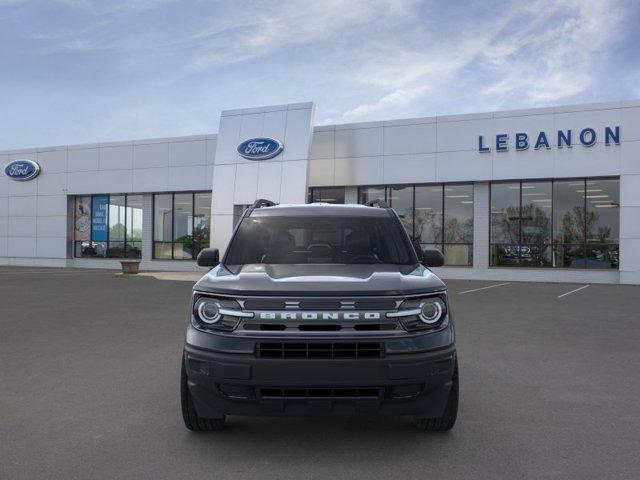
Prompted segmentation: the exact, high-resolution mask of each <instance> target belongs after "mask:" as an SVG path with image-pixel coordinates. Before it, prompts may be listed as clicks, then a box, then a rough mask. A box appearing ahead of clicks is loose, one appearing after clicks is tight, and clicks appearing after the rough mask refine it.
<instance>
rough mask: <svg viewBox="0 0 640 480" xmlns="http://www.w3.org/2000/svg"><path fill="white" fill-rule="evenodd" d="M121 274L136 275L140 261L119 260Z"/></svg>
mask: <svg viewBox="0 0 640 480" xmlns="http://www.w3.org/2000/svg"><path fill="white" fill-rule="evenodd" d="M120 265H122V273H126V274H136V273H138V271H140V260H120Z"/></svg>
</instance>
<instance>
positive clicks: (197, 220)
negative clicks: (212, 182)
mask: <svg viewBox="0 0 640 480" xmlns="http://www.w3.org/2000/svg"><path fill="white" fill-rule="evenodd" d="M193 199H194V204H193V255H194V256H196V257H197V256H198V254H199V253H200V250H202V249H203V248H208V247H209V245H210V236H211V193H204V192H203V193H195V194H194V195H193Z"/></svg>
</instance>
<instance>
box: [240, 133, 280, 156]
mask: <svg viewBox="0 0 640 480" xmlns="http://www.w3.org/2000/svg"><path fill="white" fill-rule="evenodd" d="M283 148H284V145H282V143H281V142H280V141H279V140H276V139H274V138H266V137H265V138H262V137H261V138H250V139H249V140H245V141H244V142H242V143H241V144H240V145H238V153H239V154H240V155H241V156H243V157H244V158H248V159H249V160H266V159H267V158H273V157H275V156H276V155H278V154H279V153H280V152H281V151H282V149H283Z"/></svg>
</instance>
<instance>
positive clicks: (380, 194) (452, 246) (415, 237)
mask: <svg viewBox="0 0 640 480" xmlns="http://www.w3.org/2000/svg"><path fill="white" fill-rule="evenodd" d="M358 198H359V201H360V203H366V202H368V201H371V200H374V199H386V201H387V203H389V206H391V207H392V208H393V209H394V210H395V211H396V213H397V214H398V217H399V218H400V221H401V222H402V224H403V225H404V227H405V229H406V230H407V232H408V233H409V236H410V237H411V240H412V242H413V245H414V247H415V248H416V249H417V250H425V249H436V250H440V251H441V252H442V253H443V255H444V259H445V265H449V266H451V265H455V266H470V265H472V264H473V184H444V185H443V184H436V185H389V186H388V187H386V189H385V187H361V188H360V189H359V190H358Z"/></svg>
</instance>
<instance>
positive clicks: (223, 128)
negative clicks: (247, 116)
mask: <svg viewBox="0 0 640 480" xmlns="http://www.w3.org/2000/svg"><path fill="white" fill-rule="evenodd" d="M241 126H242V116H241V115H224V112H223V116H222V118H221V119H220V130H219V131H218V139H217V142H216V154H215V163H216V165H220V164H223V163H224V164H226V163H234V164H235V163H237V162H239V161H240V159H241V157H240V155H238V151H237V150H236V148H237V147H238V144H239V143H240V127H241Z"/></svg>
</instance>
